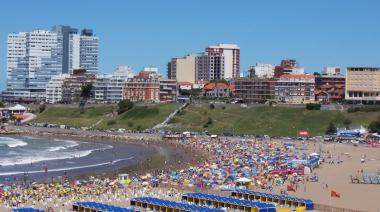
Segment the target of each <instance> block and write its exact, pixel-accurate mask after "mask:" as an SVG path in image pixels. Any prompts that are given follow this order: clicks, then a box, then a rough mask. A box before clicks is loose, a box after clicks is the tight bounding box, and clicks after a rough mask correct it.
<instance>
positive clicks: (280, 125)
mask: <svg viewBox="0 0 380 212" xmlns="http://www.w3.org/2000/svg"><path fill="white" fill-rule="evenodd" d="M223 107H224V109H223ZM379 116H380V112H356V113H347V112H340V111H310V110H306V109H303V108H289V107H269V106H256V107H251V108H242V107H240V106H239V105H218V106H216V107H215V109H210V108H209V107H208V106H194V105H191V106H189V107H187V108H186V109H185V110H184V111H182V112H181V113H179V114H178V115H177V116H175V118H174V119H173V120H172V124H173V125H174V126H175V128H174V130H178V131H181V130H189V131H205V130H207V131H209V132H211V133H223V132H229V133H236V134H259V135H265V134H266V135H282V136H295V135H296V132H297V129H308V130H310V132H311V133H312V135H322V134H324V132H325V130H326V128H327V126H328V124H329V122H333V123H334V124H335V125H336V126H337V127H343V123H344V120H347V119H348V120H351V122H352V123H351V126H360V125H368V124H369V123H370V122H371V121H372V120H374V119H376V118H377V117H379ZM210 120H211V121H210ZM210 122H211V124H210ZM207 123H209V124H207ZM205 125H207V126H205Z"/></svg>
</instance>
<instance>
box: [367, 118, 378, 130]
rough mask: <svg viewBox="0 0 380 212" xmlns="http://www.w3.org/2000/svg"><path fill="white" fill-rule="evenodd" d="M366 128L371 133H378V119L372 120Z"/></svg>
mask: <svg viewBox="0 0 380 212" xmlns="http://www.w3.org/2000/svg"><path fill="white" fill-rule="evenodd" d="M368 129H369V131H370V132H371V133H380V120H379V119H378V120H376V121H372V122H371V123H370V124H369V126H368Z"/></svg>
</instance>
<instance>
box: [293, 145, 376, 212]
mask: <svg viewBox="0 0 380 212" xmlns="http://www.w3.org/2000/svg"><path fill="white" fill-rule="evenodd" d="M323 149H324V151H329V152H331V154H332V156H333V157H332V159H333V160H335V161H337V160H338V158H340V160H342V161H343V163H340V164H336V163H335V164H328V163H323V165H322V166H321V167H320V168H318V169H315V172H316V173H317V175H318V177H319V182H314V183H313V182H309V183H307V185H306V192H305V190H304V189H305V188H304V187H300V188H299V189H298V190H297V192H295V193H294V194H293V193H290V195H292V196H293V195H294V196H298V197H304V198H311V199H312V200H314V202H315V203H319V204H323V205H332V206H336V207H341V208H348V209H356V210H361V211H373V212H375V211H377V212H379V211H380V204H379V202H378V199H379V197H380V184H377V185H372V184H352V183H351V179H350V175H356V174H358V171H359V172H361V170H363V172H368V173H376V172H377V171H378V170H379V169H380V149H379V148H372V147H368V146H361V145H359V146H357V147H355V146H353V145H349V144H324V145H323ZM345 153H349V156H350V157H349V156H348V155H345ZM363 155H366V157H367V160H366V162H364V163H361V162H360V159H361V157H362V156H363ZM327 161H329V159H327ZM326 184H327V185H328V189H326V188H325V185H326ZM331 190H334V191H337V192H339V193H340V194H341V198H330V191H331Z"/></svg>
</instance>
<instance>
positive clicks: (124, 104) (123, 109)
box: [117, 99, 134, 114]
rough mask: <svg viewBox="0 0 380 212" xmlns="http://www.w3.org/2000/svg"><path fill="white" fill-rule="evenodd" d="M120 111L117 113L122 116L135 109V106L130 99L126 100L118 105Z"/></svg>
mask: <svg viewBox="0 0 380 212" xmlns="http://www.w3.org/2000/svg"><path fill="white" fill-rule="evenodd" d="M117 106H118V110H117V113H118V114H122V113H124V112H126V111H128V110H130V109H132V108H133V106H134V104H133V102H131V100H129V99H126V100H121V101H120V102H119V103H118V104H117Z"/></svg>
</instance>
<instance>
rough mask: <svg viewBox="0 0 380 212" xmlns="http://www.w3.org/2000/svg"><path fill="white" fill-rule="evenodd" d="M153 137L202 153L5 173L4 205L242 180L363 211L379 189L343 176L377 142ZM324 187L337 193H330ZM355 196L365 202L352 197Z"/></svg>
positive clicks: (368, 156) (242, 184) (355, 169)
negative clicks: (109, 170) (147, 163)
mask: <svg viewBox="0 0 380 212" xmlns="http://www.w3.org/2000/svg"><path fill="white" fill-rule="evenodd" d="M29 132H30V133H31V131H29ZM45 133H46V132H45ZM34 134H36V133H34ZM113 136H114V135H113ZM134 136H136V135H134ZM139 136H140V141H141V142H147V143H148V144H149V142H158V141H157V140H159V139H152V138H153V137H154V138H157V137H156V136H157V135H156V136H152V135H149V136H146V138H147V139H146V140H144V138H145V137H144V134H139ZM114 138H116V137H114ZM117 139H118V140H123V139H122V138H119V137H117ZM159 142H170V143H172V144H175V145H176V146H178V147H182V148H185V149H192V150H201V151H202V152H208V153H209V154H208V157H207V158H205V159H202V160H194V161H193V162H191V163H190V162H189V161H187V162H185V161H182V162H181V161H178V162H177V165H178V166H176V167H171V168H170V167H167V166H165V165H164V167H161V168H157V169H155V170H151V171H152V172H149V173H144V170H140V172H138V173H137V172H135V173H133V174H129V175H127V177H125V178H124V179H123V180H120V179H118V178H117V176H114V177H111V176H107V177H99V176H88V177H86V178H85V179H75V180H74V179H68V178H59V179H56V180H55V181H53V182H45V183H37V182H23V183H13V182H12V181H10V182H8V183H4V184H2V185H1V189H0V193H1V204H2V205H4V207H5V209H11V208H14V207H26V206H28V207H34V208H40V209H45V210H53V211H69V210H71V209H72V204H74V203H75V202H78V201H98V202H102V203H110V204H115V205H119V206H129V201H128V200H131V199H132V198H134V197H138V196H152V197H159V198H163V199H171V200H180V197H181V195H182V194H183V193H184V192H186V191H201V192H208V193H218V194H223V192H226V191H231V190H234V189H238V188H240V189H241V188H244V189H249V190H255V191H265V192H270V193H277V194H283V195H289V196H297V197H305V198H306V197H307V198H310V199H313V200H314V201H315V202H316V203H320V204H322V205H333V206H336V207H340V208H350V209H356V210H362V211H371V210H372V209H373V208H376V201H375V200H374V198H376V197H378V196H379V195H380V189H379V188H378V186H379V185H374V184H371V185H365V184H353V183H352V182H351V180H350V176H354V175H355V176H358V175H361V176H363V175H364V174H368V173H376V172H377V171H378V168H379V166H378V164H379V152H378V149H376V148H372V147H370V146H368V145H359V146H357V145H352V144H338V143H320V142H316V141H305V140H302V141H301V140H291V139H271V138H269V137H262V138H255V137H218V136H188V137H181V138H179V137H178V136H173V137H172V138H166V139H165V140H163V141H161V140H160V141H159ZM165 163H166V162H165ZM331 191H334V192H336V193H338V194H339V196H340V197H339V198H334V199H333V200H331V195H330V192H331ZM361 191H363V192H361ZM359 192H360V193H359ZM358 198H360V202H363V204H364V205H366V206H360V205H358V204H357V202H356V203H355V202H354V201H356V200H357V199H358ZM375 211H376V210H375Z"/></svg>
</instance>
